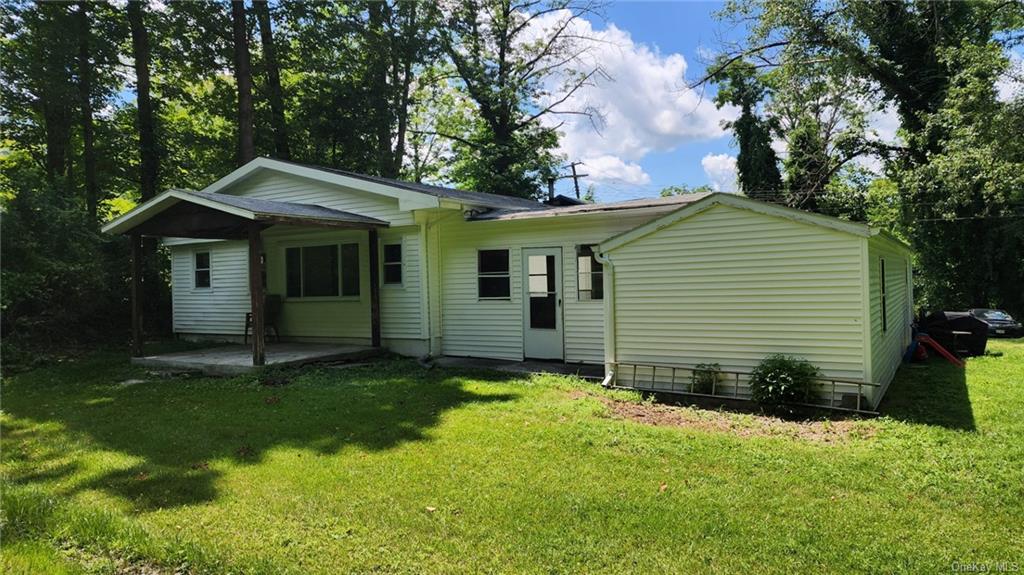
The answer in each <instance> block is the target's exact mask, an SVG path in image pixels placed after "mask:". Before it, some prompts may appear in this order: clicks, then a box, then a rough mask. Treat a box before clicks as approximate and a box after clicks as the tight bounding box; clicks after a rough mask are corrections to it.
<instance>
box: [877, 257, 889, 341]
mask: <svg viewBox="0 0 1024 575" xmlns="http://www.w3.org/2000/svg"><path fill="white" fill-rule="evenodd" d="M878 291H879V295H880V297H881V298H882V332H885V331H886V330H887V329H889V321H888V318H887V317H886V316H887V315H888V314H887V313H886V302H885V258H878Z"/></svg>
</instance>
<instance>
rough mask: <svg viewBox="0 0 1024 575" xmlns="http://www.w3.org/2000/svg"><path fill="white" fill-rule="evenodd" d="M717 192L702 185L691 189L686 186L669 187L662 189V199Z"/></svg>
mask: <svg viewBox="0 0 1024 575" xmlns="http://www.w3.org/2000/svg"><path fill="white" fill-rule="evenodd" d="M713 191H715V190H714V189H713V188H712V187H711V186H708V185H706V184H705V185H700V186H696V187H693V188H691V187H690V186H687V185H686V184H682V185H679V186H667V187H664V188H662V189H661V197H663V198H667V197H669V196H685V195H686V194H708V193H711V192H713Z"/></svg>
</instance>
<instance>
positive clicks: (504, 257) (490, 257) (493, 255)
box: [476, 250, 512, 299]
mask: <svg viewBox="0 0 1024 575" xmlns="http://www.w3.org/2000/svg"><path fill="white" fill-rule="evenodd" d="M476 254H477V266H476V270H477V295H478V296H479V297H480V299H509V298H510V297H512V286H511V279H510V276H509V271H508V270H509V268H508V250H480V251H478V252H477V253H476Z"/></svg>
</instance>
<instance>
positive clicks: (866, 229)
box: [599, 192, 910, 252]
mask: <svg viewBox="0 0 1024 575" xmlns="http://www.w3.org/2000/svg"><path fill="white" fill-rule="evenodd" d="M719 205H723V206H730V207H733V208H738V209H742V210H749V211H752V212H757V213H759V214H765V215H769V216H775V217H779V218H785V219H788V220H793V221H796V222H801V223H804V224H809V225H813V226H818V227H822V228H827V229H831V230H835V231H838V232H842V233H846V234H851V235H855V236H860V237H864V238H869V237H871V236H874V235H878V234H882V235H884V236H886V237H888V238H890V239H892V240H894V241H896V242H897V243H899V244H900V245H901V246H902V247H904V248H905V249H908V250H909V249H910V248H909V246H907V245H906V244H904V243H903V242H900V241H899V240H898V239H896V238H895V237H893V236H892V235H891V234H889V233H888V232H884V231H882V230H879V229H877V228H872V227H870V226H868V225H867V224H862V223H858V222H849V221H846V220H841V219H839V218H833V217H831V216H825V215H822V214H815V213H812V212H806V211H803V210H798V209H795V208H790V207H786V206H780V205H777V204H771V203H768V202H762V201H760V200H754V199H751V198H748V197H746V196H740V195H737V194H726V193H723V192H713V193H710V194H706V195H704V197H702V198H701V199H699V200H697V201H695V202H692V203H690V204H688V205H685V206H683V207H682V208H680V209H678V210H675V211H673V212H670V213H668V214H665V215H664V216H661V217H660V218H657V219H655V220H652V221H650V222H647V223H645V224H643V225H641V226H638V227H636V228H633V229H632V230H629V231H627V232H624V233H621V234H619V235H617V236H613V237H611V238H609V239H607V240H605V241H603V242H601V246H600V248H599V249H600V251H601V252H608V251H611V250H614V249H616V248H618V247H620V246H623V245H626V244H628V243H630V242H632V241H634V240H637V239H640V238H642V237H644V236H647V235H649V234H652V233H654V232H657V231H658V230H661V229H662V228H665V227H668V226H671V225H672V224H674V223H676V222H678V221H680V220H683V219H686V218H688V217H690V216H694V215H696V214H699V213H701V212H704V211H706V210H708V209H710V208H713V207H714V206H719Z"/></svg>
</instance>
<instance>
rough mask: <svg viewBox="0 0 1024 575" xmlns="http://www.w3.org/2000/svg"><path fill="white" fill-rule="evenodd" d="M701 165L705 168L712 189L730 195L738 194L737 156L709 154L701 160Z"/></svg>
mask: <svg viewBox="0 0 1024 575" xmlns="http://www.w3.org/2000/svg"><path fill="white" fill-rule="evenodd" d="M700 165H701V167H703V168H704V173H705V174H707V176H708V181H709V182H711V188H712V189H714V190H715V191H716V192H729V193H730V194H732V193H735V192H736V190H737V185H736V156H730V155H729V154H708V155H706V156H704V157H703V158H701V160H700Z"/></svg>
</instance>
